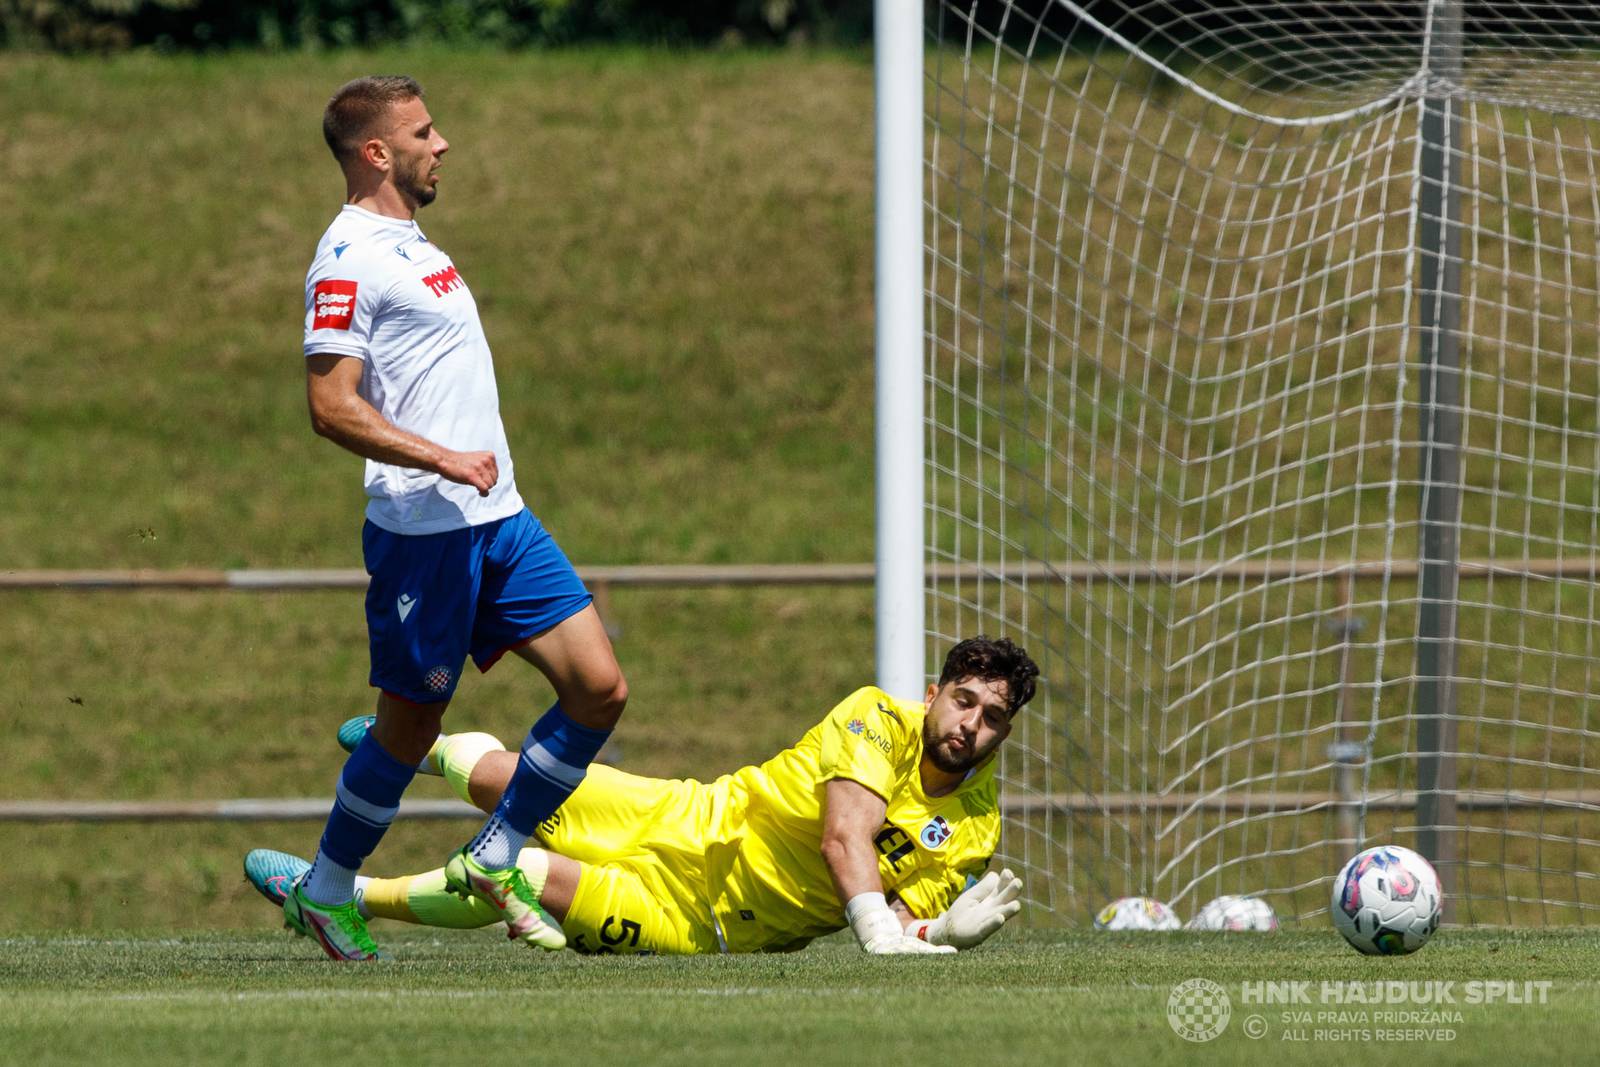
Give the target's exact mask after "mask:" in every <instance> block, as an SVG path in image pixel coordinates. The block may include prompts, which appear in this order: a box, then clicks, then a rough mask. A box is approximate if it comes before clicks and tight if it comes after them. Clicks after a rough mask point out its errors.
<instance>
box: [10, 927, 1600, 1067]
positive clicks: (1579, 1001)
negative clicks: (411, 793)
mask: <svg viewBox="0 0 1600 1067" xmlns="http://www.w3.org/2000/svg"><path fill="white" fill-rule="evenodd" d="M383 934H384V935H385V937H384V941H385V944H386V946H387V947H388V948H389V949H390V950H391V951H392V953H393V956H394V959H393V960H391V961H389V962H385V963H381V964H376V965H372V966H362V967H341V966H336V965H333V964H331V963H327V962H325V961H323V960H322V959H321V957H320V956H319V955H318V954H317V953H316V952H315V950H314V949H313V948H312V947H311V946H310V944H309V943H307V942H305V941H303V940H299V939H295V938H292V937H290V936H289V935H287V934H280V933H277V932H272V931H261V932H238V931H234V932H228V933H218V934H192V935H185V936H182V937H176V938H174V937H162V936H151V935H143V936H141V935H113V936H107V937H93V938H86V937H64V936H60V935H55V934H51V935H44V936H37V937H30V936H17V937H8V938H4V939H0V960H3V963H0V1039H3V1041H4V1044H3V1046H0V1047H3V1048H4V1050H5V1056H4V1058H5V1060H6V1061H7V1062H12V1063H29V1064H46V1063H85V1062H106V1061H107V1060H115V1061H122V1062H133V1061H142V1062H185V1063H211V1062H227V1063H232V1064H238V1063H279V1064H281V1063H292V1062H319V1061H320V1060H322V1059H323V1058H324V1057H327V1056H330V1055H331V1056H334V1057H335V1059H336V1060H337V1061H338V1062H350V1063H363V1062H372V1063H377V1062H407V1061H410V1060H413V1059H428V1060H436V1059H438V1058H440V1057H443V1058H445V1059H451V1058H454V1057H455V1055H456V1054H458V1053H460V1052H461V1051H462V1046H461V1045H460V1044H459V1043H458V1042H460V1041H463V1040H466V1036H465V1035H467V1034H469V1033H472V1032H473V1031H476V1032H477V1033H478V1034H479V1035H480V1036H478V1037H477V1038H475V1039H474V1040H475V1041H476V1042H481V1043H482V1044H478V1045H477V1046H476V1047H477V1048H479V1049H483V1048H487V1047H490V1046H498V1049H500V1050H503V1051H499V1052H495V1053H491V1055H493V1056H494V1058H495V1061H496V1062H516V1061H519V1060H526V1059H527V1058H529V1057H532V1058H533V1059H534V1060H535V1061H536V1062H540V1063H553V1064H562V1063H575V1062H578V1063H581V1062H608V1063H625V1064H627V1063H632V1064H678V1063H683V1064H696V1065H705V1064H749V1063H761V1062H764V1061H765V1062H770V1063H773V1064H784V1065H791V1064H792V1065H795V1067H801V1065H803V1067H821V1065H824V1064H835V1063H838V1064H918V1065H928V1064H942V1063H971V1064H993V1063H1029V1064H1049V1063H1094V1062H1105V1063H1117V1064H1161V1063H1190V1062H1214V1063H1229V1064H1236V1063H1280V1062H1282V1063H1344V1062H1348V1061H1349V1060H1350V1058H1351V1057H1352V1055H1359V1056H1361V1057H1362V1058H1368V1057H1370V1056H1373V1055H1384V1054H1388V1055H1390V1056H1393V1057H1395V1058H1397V1059H1401V1060H1403V1062H1407V1063H1498V1062H1505V1063H1518V1064H1526V1063H1538V1062H1564V1063H1570V1062H1580V1061H1581V1060H1582V1058H1583V1055H1584V1053H1583V1051H1582V1049H1583V1046H1582V1045H1581V1044H1579V1042H1581V1041H1582V1040H1583V1035H1584V1034H1585V1033H1589V1034H1592V1033H1593V1032H1594V1030H1595V1023H1594V1020H1595V1018H1596V1016H1597V1014H1600V992H1597V987H1596V985H1595V983H1594V981H1593V974H1594V969H1595V963H1596V961H1597V959H1600V934H1596V933H1595V932H1592V931H1586V930H1568V931H1559V932H1541V933H1512V932H1507V931H1495V930H1481V929H1480V930H1471V931H1456V930H1446V931H1444V932H1443V933H1441V934H1440V935H1439V936H1438V937H1437V938H1436V940H1435V941H1434V942H1433V943H1432V944H1430V945H1428V946H1427V947H1426V948H1425V949H1424V950H1423V951H1422V952H1421V953H1419V954H1417V955H1415V956H1412V957H1408V958H1404V959H1367V958H1364V957H1361V956H1358V955H1357V954H1356V953H1354V952H1352V951H1351V950H1350V949H1348V948H1347V947H1345V945H1344V944H1343V942H1342V941H1340V940H1339V938H1338V937H1337V936H1335V935H1334V933H1333V932H1332V931H1331V930H1320V931H1317V930H1314V931H1304V932H1285V933H1280V934H1276V935H1263V936H1255V935H1206V934H1170V935H1167V934H1142V935H1130V934H1124V935H1114V934H1096V933H1092V932H1086V931H1080V932H1072V933H1065V932H1042V931H1020V932H1017V933H1015V934H1012V933H1011V932H1009V931H1008V932H1007V934H1005V935H1002V936H1001V937H1000V938H999V939H997V942H998V943H991V944H990V945H988V946H985V947H984V948H983V949H980V950H977V951H974V952H969V953H962V954H960V955H958V956H955V957H949V958H937V959H934V958H870V957H867V956H865V955H863V954H862V953H861V952H860V951H859V950H857V949H856V948H855V946H854V945H853V944H852V943H850V942H849V941H848V940H845V939H843V938H840V937H835V938H830V939H827V940H825V941H823V942H821V943H819V944H816V945H813V946H812V947H811V948H809V949H807V950H806V951H804V952H801V953H796V954H793V955H786V956H757V957H748V956H746V957H715V958H695V959H670V958H664V957H663V958H620V957H615V958H584V957H578V956H574V955H572V954H566V953H564V954H559V955H553V956H543V955H532V954H529V953H527V952H524V951H522V950H521V949H520V948H518V947H516V946H512V945H508V944H507V943H506V942H505V941H504V940H503V939H501V938H500V937H498V936H497V935H494V934H490V933H487V932H484V933H471V934H460V933H456V932H440V933H439V934H438V935H437V936H435V934H434V933H433V932H430V931H412V930H405V931H397V930H396V929H395V928H393V927H389V928H385V929H384V930H383ZM1190 978H1207V979H1210V980H1212V981H1214V982H1216V983H1218V984H1219V985H1221V986H1222V987H1223V989H1224V990H1226V991H1227V993H1228V995H1229V997H1230V1000H1231V1016H1230V1021H1229V1025H1228V1027H1227V1029H1226V1030H1224V1031H1223V1032H1222V1033H1221V1034H1220V1035H1219V1036H1217V1037H1215V1038H1214V1039H1212V1040H1210V1041H1208V1042H1206V1043H1203V1044H1201V1043H1194V1042H1190V1041H1186V1040H1184V1039H1182V1038H1180V1037H1179V1036H1178V1035H1177V1033H1176V1032H1175V1031H1174V1030H1173V1029H1172V1027H1171V1026H1170V1025H1169V1024H1168V1020H1167V1002H1168V998H1169V995H1170V993H1171V990H1172V987H1173V986H1174V985H1176V984H1178V983H1180V982H1183V981H1185V980H1187V979H1190ZM1394 980H1400V981H1404V982H1407V983H1426V982H1452V983H1454V986H1453V989H1452V995H1453V996H1455V997H1456V999H1457V1001H1458V1003H1457V1004H1456V1005H1454V1006H1451V1005H1443V1006H1440V1007H1439V1008H1434V1007H1433V1006H1430V1005H1415V1004H1412V1005H1398V1006H1396V1005H1387V1006H1383V1007H1382V1008H1379V1007H1378V1006H1375V1005H1367V1006H1363V1005H1350V1004H1347V1005H1344V1006H1342V1007H1341V1006H1339V1005H1333V1004H1312V1005H1311V1006H1309V1007H1305V1006H1300V1007H1292V1006H1289V1007H1286V1006H1283V1005H1267V1006H1258V1005H1247V1004H1244V1003H1242V1002H1241V998H1242V993H1243V989H1244V986H1243V985H1242V983H1263V982H1278V983H1292V982H1308V983H1310V985H1309V987H1308V988H1309V989H1310V991H1311V995H1312V997H1313V999H1315V998H1317V997H1319V996H1320V995H1321V983H1322V982H1324V981H1327V982H1334V983H1349V982H1361V983H1372V982H1383V981H1394ZM1481 980H1493V981H1503V982H1507V983H1513V984H1514V985H1516V987H1517V988H1519V989H1527V988H1528V987H1525V986H1522V985H1521V984H1522V983H1527V982H1535V983H1538V982H1546V983H1549V985H1548V986H1547V990H1548V992H1547V995H1546V998H1545V1003H1543V1004H1540V1003H1537V1002H1534V1003H1509V1002H1500V1003H1495V1004H1479V1005H1472V1004H1467V1003H1465V1000H1466V994H1467V990H1468V989H1469V988H1470V987H1469V985H1468V983H1471V982H1474V981H1481ZM1363 988H1370V986H1364V987H1363ZM1534 999H1535V1001H1536V1000H1537V997H1535V998H1534ZM1397 1009H1398V1010H1406V1011H1421V1012H1427V1011H1431V1010H1439V1011H1441V1013H1443V1012H1449V1013H1450V1014H1449V1015H1447V1016H1446V1017H1445V1018H1444V1019H1443V1021H1432V1022H1422V1023H1419V1024H1414V1025H1406V1024H1395V1025H1389V1024H1385V1023H1384V1022H1382V1021H1381V1020H1376V1021H1375V1020H1374V1019H1373V1018H1370V1017H1371V1016H1375V1015H1376V1013H1377V1012H1379V1011H1380V1010H1381V1011H1393V1010H1397ZM1296 1011H1299V1012H1309V1013H1311V1015H1312V1016H1313V1021H1302V1020H1296V1019H1293V1018H1291V1017H1289V1016H1288V1015H1286V1014H1285V1013H1293V1012H1296ZM1338 1011H1344V1012H1346V1013H1347V1015H1346V1016H1345V1017H1344V1018H1342V1019H1340V1020H1337V1021H1334V1020H1327V1021H1321V1022H1318V1021H1315V1018H1314V1017H1315V1016H1316V1014H1317V1013H1319V1012H1338ZM1361 1013H1365V1014H1367V1015H1368V1016H1369V1019H1368V1021H1367V1022H1366V1023H1365V1024H1363V1023H1362V1022H1360V1021H1358V1020H1356V1019H1354V1018H1353V1017H1352V1016H1353V1015H1356V1014H1361ZM1252 1015H1259V1016H1260V1017H1261V1019H1262V1020H1263V1023H1264V1028H1265V1033H1264V1035H1263V1036H1261V1037H1259V1038H1252V1037H1251V1036H1249V1035H1248V1034H1247V1033H1246V1029H1247V1020H1248V1019H1249V1018H1250V1016H1252ZM1261 1027H1262V1024H1251V1028H1252V1029H1257V1030H1259V1029H1261ZM1363 1027H1365V1028H1366V1029H1371V1030H1378V1029H1383V1030H1386V1031H1390V1034H1389V1038H1390V1039H1389V1040H1382V1039H1380V1038H1379V1037H1377V1036H1376V1035H1374V1036H1373V1037H1372V1038H1370V1039H1367V1040H1364V1041H1363V1040H1359V1039H1357V1040H1356V1041H1354V1042H1353V1041H1352V1040H1351V1039H1349V1037H1348V1035H1349V1034H1350V1032H1351V1031H1353V1030H1360V1029H1362V1028H1363ZM1403 1029H1411V1030H1418V1029H1421V1030H1430V1029H1431V1030H1434V1031H1446V1032H1449V1034H1450V1035H1451V1036H1450V1037H1445V1036H1443V1035H1442V1034H1435V1035H1432V1036H1431V1037H1429V1036H1417V1037H1413V1038H1412V1039H1410V1040H1406V1041H1404V1042H1400V1041H1398V1040H1395V1039H1394V1033H1393V1032H1395V1031H1399V1030H1403ZM1328 1031H1340V1032H1341V1036H1342V1037H1344V1038H1345V1039H1343V1040H1336V1039H1334V1038H1333V1037H1331V1036H1329V1035H1328V1033H1327V1032H1328ZM1297 1037H1304V1038H1305V1040H1296V1039H1295V1038H1297ZM1353 1043H1358V1044H1365V1045H1368V1046H1370V1045H1372V1044H1379V1045H1382V1046H1383V1051H1382V1052H1374V1051H1373V1050H1372V1049H1371V1048H1370V1047H1368V1048H1366V1049H1365V1050H1364V1051H1362V1052H1360V1053H1356V1052H1354V1051H1353V1049H1352V1044H1353Z"/></svg>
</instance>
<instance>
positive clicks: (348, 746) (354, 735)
mask: <svg viewBox="0 0 1600 1067" xmlns="http://www.w3.org/2000/svg"><path fill="white" fill-rule="evenodd" d="M377 721H378V717H377V716H376V715H357V716H356V717H355V718H353V719H346V720H345V721H344V722H342V723H340V724H339V747H340V748H342V749H344V750H345V751H346V752H354V751H355V750H356V746H357V745H359V744H360V743H361V739H362V738H363V737H366V736H367V731H368V730H370V729H372V724H373V723H375V722H377Z"/></svg>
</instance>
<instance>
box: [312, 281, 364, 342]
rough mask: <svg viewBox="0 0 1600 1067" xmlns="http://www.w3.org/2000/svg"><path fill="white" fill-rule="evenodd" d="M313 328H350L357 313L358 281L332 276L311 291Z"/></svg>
mask: <svg viewBox="0 0 1600 1067" xmlns="http://www.w3.org/2000/svg"><path fill="white" fill-rule="evenodd" d="M311 306H312V317H311V328H312V329H313V330H348V329H349V328H350V323H351V321H352V320H353V319H354V318H355V315H356V283H355V282H351V281H344V280H342V279H338V278H330V279H327V280H326V281H320V282H318V283H317V285H316V288H315V289H313V290H312V293H311Z"/></svg>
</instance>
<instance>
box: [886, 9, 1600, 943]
mask: <svg viewBox="0 0 1600 1067" xmlns="http://www.w3.org/2000/svg"><path fill="white" fill-rule="evenodd" d="M885 6H889V5H887V4H886V3H880V5H879V7H880V9H882V8H883V7H885ZM1592 16H1593V8H1592V5H1588V4H1579V3H1576V2H1564V0H1552V2H1551V3H1548V4H1541V5H1528V4H1524V3H1516V2H1505V3H1496V2H1474V3H1472V4H1464V3H1463V2H1462V0H1411V2H1406V3H1392V4H1338V3H1332V2H1310V3H1302V2H1298V0H1264V2H1261V3H1256V4H1249V5H1244V4H1232V3H1230V4H1221V3H1205V2H1199V0H1166V2H1154V0H1143V2H1129V3H1121V4H1109V3H1102V2H1098V0H997V2H994V3H987V2H986V3H975V2H970V0H969V2H960V0H927V4H926V10H925V12H924V15H923V36H922V38H921V44H922V46H923V49H924V52H923V55H922V56H921V57H920V60H921V62H922V63H923V65H924V71H925V73H924V83H923V93H924V103H923V105H922V114H921V119H920V122H919V128H920V129H921V131H922V132H923V135H924V137H925V143H924V145H923V147H922V149H921V159H922V161H923V167H924V172H923V174H922V176H921V177H920V179H919V181H920V183H921V184H920V185H919V189H920V196H921V198H922V210H923V231H924V238H923V242H924V247H923V258H922V263H923V265H924V266H925V268H926V276H925V278H924V279H923V281H922V283H921V284H922V287H923V293H924V301H923V309H924V310H925V312H926V322H925V324H924V326H923V347H922V356H921V359H922V363H921V381H920V389H919V393H920V395H921V397H922V401H923V403H924V404H925V408H924V410H923V414H922V418H923V420H924V428H923V431H922V432H921V434H920V436H921V438H922V439H923V442H924V448H925V452H924V455H923V461H922V462H923V477H922V479H921V480H920V484H921V485H922V487H923V490H924V491H925V493H926V497H925V503H924V519H923V526H924V530H925V542H924V548H923V550H922V552H921V553H920V555H921V556H923V557H924V558H925V561H926V578H925V588H926V598H925V605H926V625H925V629H926V634H927V644H926V645H925V646H923V647H926V648H935V647H942V646H945V645H948V644H949V643H950V642H951V641H953V640H955V639H957V638H959V637H961V636H965V635H967V634H970V633H974V632H978V631H987V632H991V633H1007V634H1009V635H1011V636H1013V637H1014V638H1016V639H1017V640H1018V641H1019V642H1020V643H1022V644H1024V645H1025V646H1027V647H1028V648H1029V650H1030V651H1031V652H1033V653H1034V655H1035V657H1036V658H1037V659H1039V661H1040V663H1041V666H1042V668H1043V679H1042V685H1041V689H1040V693H1039V695H1038V697H1037V698H1036V700H1035V702H1034V704H1033V705H1032V706H1030V708H1029V709H1027V711H1026V712H1025V713H1024V714H1023V715H1022V716H1020V717H1019V720H1018V722H1017V724H1016V726H1015V729H1014V733H1013V738H1012V740H1011V741H1010V742H1008V744H1007V746H1006V748H1005V749H1004V750H1003V751H1004V756H1003V763H1002V767H1001V781H1002V788H1003V790H1004V791H1005V793H1006V794H1007V796H1008V798H1009V806H1008V810H1007V815H1006V820H1005V824H1004V826H1005V829H1004V838H1003V844H1002V853H1003V857H1002V858H1003V859H1004V861H1005V862H1007V863H1009V864H1011V865H1012V866H1014V867H1015V868H1017V869H1019V870H1021V871H1023V872H1024V874H1025V880H1026V884H1027V894H1028V897H1029V900H1030V902H1031V904H1032V907H1031V908H1030V915H1033V916H1035V917H1036V918H1038V919H1039V920H1041V921H1045V922H1049V921H1061V922H1073V923H1077V922H1083V921H1086V920H1087V918H1088V917H1089V916H1091V915H1092V914H1093V912H1094V911H1095V910H1096V909H1097V908H1098V907H1099V906H1100V905H1102V904H1103V903H1105V902H1106V901H1107V900H1109V899H1111V898H1113V897H1116V896H1121V895H1125V894H1149V895H1154V896H1158V897H1161V898H1162V899H1164V900H1167V901H1168V902H1170V903H1172V904H1173V905H1174V906H1175V907H1176V908H1177V909H1178V910H1179V912H1180V913H1183V914H1190V913H1192V912H1193V911H1194V910H1196V909H1197V908H1198V907H1199V906H1200V905H1201V904H1203V903H1204V902H1205V901H1206V900H1207V899H1209V898H1210V897H1213V896H1216V895H1220V894H1223V893H1251V894H1260V895H1263V896H1265V897H1266V898H1267V899H1268V901H1269V902H1271V903H1272V904H1273V905H1274V907H1275V908H1277V910H1278V912H1279V914H1280V915H1282V916H1283V917H1284V918H1285V919H1287V920H1290V921H1294V920H1296V919H1308V918H1312V917H1316V916H1319V915H1322V914H1323V913H1324V912H1325V911H1326V909H1327V894H1328V891H1329V886H1330V883H1331V880H1332V878H1333V875H1334V874H1335V872H1336V871H1337V870H1338V868H1339V866H1340V865H1341V864H1342V862H1343V861H1344V860H1345V859H1346V858H1348V857H1349V856H1350V855H1353V854H1354V853H1355V852H1356V851H1358V850H1359V849H1360V848H1362V847H1365V846H1367V845H1371V844H1376V843H1381V842H1386V841H1387V842H1393V843H1396V844H1401V845H1406V846H1407V847H1411V848H1415V849H1417V850H1418V851H1420V852H1422V853H1423V854H1424V855H1426V856H1428V857H1429V858H1431V859H1433V860H1434V861H1435V863H1436V864H1437V865H1438V867H1439V871H1440V874H1441V876H1442V879H1443V881H1444V883H1445V885H1446V887H1447V893H1448V899H1449V900H1450V902H1451V904H1452V911H1451V913H1450V915H1449V918H1450V919H1451V921H1455V922H1462V923H1512V924H1555V923H1581V922H1587V921H1592V920H1593V919H1595V918H1596V917H1597V916H1600V833H1597V832H1596V831H1595V829H1594V827H1595V825H1597V824H1596V822H1595V820H1594V817H1595V815H1596V814H1597V813H1600V596H1597V585H1596V578H1597V574H1600V24H1596V22H1595V20H1594V19H1593V17H1592ZM881 30H882V25H881V24H880V31H881ZM881 47H882V42H881V40H880V48H881ZM882 58H883V56H882V53H880V56H879V59H880V62H881V61H882ZM880 77H881V71H880ZM880 103H881V100H880ZM881 116H882V113H881V111H880V121H881ZM880 129H881V127H880ZM882 150H883V149H882V142H881V141H880V153H881V152H882ZM880 162H881V158H880ZM880 177H881V175H880ZM880 195H882V194H881V190H880ZM881 241H882V235H881V234H880V256H881V254H882V252H881V249H882V245H881ZM881 264H882V260H881V259H880V267H881ZM880 284H881V278H880ZM882 310H883V307H882V305H880V315H881V314H882ZM882 328H883V322H882V321H881V318H880V330H881V329H882ZM880 338H881V335H880ZM880 358H881V350H880ZM880 382H881V379H880ZM880 388H881V385H880ZM879 400H880V403H882V402H883V397H882V396H881V395H880V398H879ZM881 430H882V427H881V426H880V432H881ZM881 471H882V468H881V466H880V486H881V484H882V481H881V478H882V474H881ZM880 499H881V497H880ZM882 552H883V547H882V542H880V563H881V562H882V559H883V557H882ZM880 588H881V587H880ZM880 595H881V594H880ZM882 604H883V601H882V600H880V607H881V606H882ZM881 647H882V646H881V644H880V650H881ZM880 654H881V653H880ZM920 654H921V650H920V649H919V655H920ZM882 663H883V661H882V659H881V658H880V669H881V667H882Z"/></svg>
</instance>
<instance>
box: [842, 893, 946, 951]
mask: <svg viewBox="0 0 1600 1067" xmlns="http://www.w3.org/2000/svg"><path fill="white" fill-rule="evenodd" d="M844 917H845V921H846V922H848V923H849V924H850V929H851V930H853V931H854V932H855V935H856V940H857V941H859V942H861V947H862V948H864V949H866V950H867V951H868V952H870V953H872V955H874V956H900V955H917V954H925V953H930V952H954V951H955V949H954V948H952V947H950V946H948V945H930V944H928V942H926V941H919V940H917V939H916V938H914V937H907V936H906V932H905V930H904V929H903V928H902V927H901V925H900V917H899V916H898V915H896V914H895V913H894V912H892V911H890V910H889V904H888V902H887V901H886V900H885V899H884V897H883V894H882V893H857V894H856V895H855V896H853V897H851V898H850V900H849V902H848V903H846V904H845V906H844Z"/></svg>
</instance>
